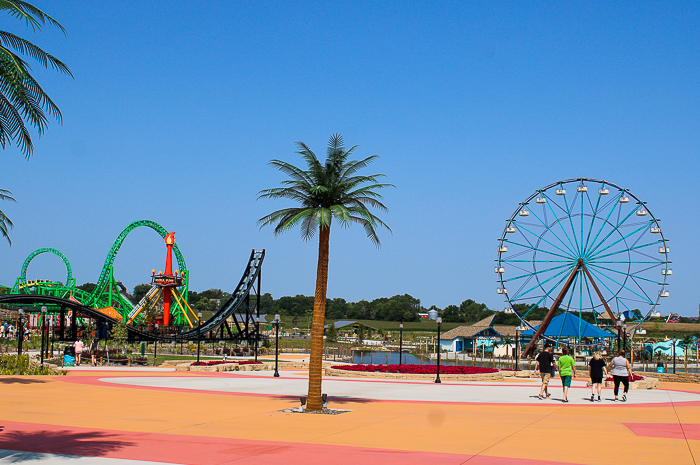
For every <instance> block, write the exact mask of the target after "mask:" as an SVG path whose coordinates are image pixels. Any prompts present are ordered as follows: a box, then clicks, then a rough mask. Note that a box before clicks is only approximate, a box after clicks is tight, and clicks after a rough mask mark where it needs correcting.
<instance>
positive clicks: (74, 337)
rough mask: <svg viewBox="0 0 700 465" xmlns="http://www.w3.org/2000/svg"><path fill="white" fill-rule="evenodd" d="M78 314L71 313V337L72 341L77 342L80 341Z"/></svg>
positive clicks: (72, 311) (73, 311)
mask: <svg viewBox="0 0 700 465" xmlns="http://www.w3.org/2000/svg"><path fill="white" fill-rule="evenodd" d="M77 318H78V314H77V312H76V311H75V310H71V311H70V336H71V341H73V342H75V341H77V340H78V322H77Z"/></svg>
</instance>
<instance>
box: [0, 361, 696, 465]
mask: <svg viewBox="0 0 700 465" xmlns="http://www.w3.org/2000/svg"><path fill="white" fill-rule="evenodd" d="M306 383H307V379H306V374H305V372H304V371H303V370H283V371H281V377H280V378H274V377H273V376H272V373H271V372H226V373H190V372H176V371H173V370H172V369H167V368H166V369H164V368H159V369H154V368H119V369H106V368H99V369H91V368H88V367H85V368H81V369H76V370H73V371H71V372H70V373H69V374H68V375H67V376H55V377H19V376H17V377H0V389H2V393H3V395H2V396H1V397H0V411H1V412H2V415H1V417H0V418H1V419H2V421H0V430H1V431H0V464H2V463H22V464H25V463H26V464H34V463H36V464H52V463H57V464H97V465H103V464H104V465H117V464H119V465H123V464H146V463H174V464H187V465H199V464H202V465H204V464H229V463H230V464H253V463H255V464H278V463H289V464H295V463H303V464H305V465H312V464H327V463H333V464H355V463H364V464H371V463H383V464H392V463H396V464H419V463H421V464H423V463H445V464H462V463H467V464H526V465H528V464H563V463H567V464H613V463H614V464H693V463H695V455H698V454H700V386H697V385H694V384H679V383H663V384H662V387H661V389H657V390H649V391H630V395H629V400H628V401H627V402H625V403H622V402H613V401H612V398H613V396H612V390H611V389H605V390H604V396H603V401H602V402H594V403H591V402H590V389H589V388H586V387H585V383H584V381H583V380H577V381H575V382H574V385H573V387H572V389H571V391H570V394H569V398H570V401H571V402H570V403H569V404H565V403H563V402H561V384H560V382H559V380H558V379H557V380H554V381H553V382H552V384H551V392H552V394H553V396H552V399H549V400H539V399H537V394H538V392H539V383H538V380H536V379H531V380H530V379H515V378H512V379H505V380H503V381H498V382H493V381H490V382H450V381H445V380H443V383H442V384H435V383H432V382H425V381H405V380H401V381H398V380H397V381H394V380H391V381H389V380H381V379H379V380H375V379H360V378H337V377H325V378H324V384H323V391H324V392H326V393H328V395H329V407H331V408H336V409H347V410H351V411H350V412H347V413H343V414H340V415H302V414H298V413H288V412H281V410H284V409H288V408H291V407H297V406H298V405H299V396H301V395H304V394H305V392H306Z"/></svg>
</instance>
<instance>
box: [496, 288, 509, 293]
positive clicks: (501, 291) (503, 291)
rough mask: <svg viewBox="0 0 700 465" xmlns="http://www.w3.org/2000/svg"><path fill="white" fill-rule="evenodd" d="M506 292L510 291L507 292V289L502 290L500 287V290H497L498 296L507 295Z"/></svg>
mask: <svg viewBox="0 0 700 465" xmlns="http://www.w3.org/2000/svg"><path fill="white" fill-rule="evenodd" d="M506 292H508V291H507V290H506V289H505V288H503V289H501V288H500V287H499V288H498V289H496V293H497V294H505V293H506Z"/></svg>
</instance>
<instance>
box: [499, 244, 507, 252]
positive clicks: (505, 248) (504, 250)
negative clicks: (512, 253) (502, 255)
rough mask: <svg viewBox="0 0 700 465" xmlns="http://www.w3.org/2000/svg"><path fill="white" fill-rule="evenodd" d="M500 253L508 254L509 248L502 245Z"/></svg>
mask: <svg viewBox="0 0 700 465" xmlns="http://www.w3.org/2000/svg"><path fill="white" fill-rule="evenodd" d="M498 251H499V252H508V246H505V245H502V246H501V247H499V248H498Z"/></svg>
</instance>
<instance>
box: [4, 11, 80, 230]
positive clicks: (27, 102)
mask: <svg viewBox="0 0 700 465" xmlns="http://www.w3.org/2000/svg"><path fill="white" fill-rule="evenodd" d="M0 10H1V11H3V12H5V13H7V14H9V15H10V16H13V17H14V18H16V19H18V20H20V21H23V22H24V23H25V24H26V25H27V26H28V27H31V28H32V30H33V31H34V32H37V31H39V30H41V28H42V27H43V26H45V25H46V23H49V24H50V25H52V26H55V27H57V28H58V29H60V30H61V31H63V33H64V34H65V32H66V31H65V29H63V26H61V25H60V24H59V23H58V22H57V21H56V20H55V19H53V18H52V17H51V16H49V15H47V14H46V13H44V12H43V11H41V10H40V9H38V8H36V7H35V6H33V5H31V4H30V3H27V2H23V1H21V0H0ZM20 55H22V56H24V57H29V58H31V59H33V60H35V61H37V62H38V63H39V64H40V65H41V66H43V67H44V68H51V69H54V70H56V71H59V72H61V73H64V74H68V75H69V76H72V74H71V72H70V70H69V69H68V67H67V66H66V65H65V64H64V63H63V62H61V61H60V60H58V59H57V58H55V57H54V56H52V55H51V54H49V53H46V52H45V51H44V50H42V49H41V48H39V47H37V46H36V45H34V44H33V43H31V42H29V41H27V40H25V39H22V38H21V37H19V36H16V35H15V34H12V33H11V32H7V31H0V145H2V148H3V149H4V148H5V146H6V144H11V143H12V141H14V142H15V143H16V144H17V146H18V147H19V149H20V150H21V151H22V153H24V156H25V157H26V158H27V159H29V158H30V157H31V156H32V152H33V150H34V145H33V144H32V137H31V135H30V134H29V130H28V129H27V126H33V127H35V128H36V129H37V131H38V132H39V135H41V134H43V133H44V131H45V130H46V127H47V125H48V118H47V113H48V114H49V115H50V116H53V117H54V118H56V119H57V120H58V121H59V123H60V122H61V120H62V116H61V111H60V110H59V109H58V107H57V106H56V105H55V104H54V103H53V101H52V100H51V98H50V97H49V96H48V95H47V94H46V92H44V90H43V89H42V88H41V86H40V85H39V83H38V82H37V81H35V80H34V78H33V77H32V75H31V73H30V71H31V68H30V66H29V63H27V62H26V61H25V60H24V59H23V58H22V56H20ZM0 200H10V201H14V198H12V193H11V192H9V191H7V190H5V189H0ZM12 226H13V225H12V221H10V219H9V218H8V217H7V216H6V215H5V213H3V212H2V211H0V234H1V235H3V236H4V237H5V238H6V239H7V241H8V242H10V237H9V235H8V229H9V228H12ZM10 244H11V242H10Z"/></svg>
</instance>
